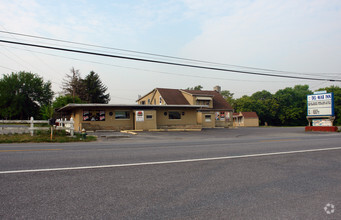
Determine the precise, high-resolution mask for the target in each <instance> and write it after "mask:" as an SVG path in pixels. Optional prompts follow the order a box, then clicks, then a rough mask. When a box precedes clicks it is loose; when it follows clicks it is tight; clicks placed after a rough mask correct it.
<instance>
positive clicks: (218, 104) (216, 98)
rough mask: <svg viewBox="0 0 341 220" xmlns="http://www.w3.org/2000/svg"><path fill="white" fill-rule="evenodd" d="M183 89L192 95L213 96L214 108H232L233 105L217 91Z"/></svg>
mask: <svg viewBox="0 0 341 220" xmlns="http://www.w3.org/2000/svg"><path fill="white" fill-rule="evenodd" d="M182 91H184V92H187V93H190V94H192V95H201V96H205V95H207V96H213V108H214V109H228V110H232V107H231V105H230V104H229V103H228V102H227V101H226V100H225V99H224V97H223V96H222V95H221V94H220V93H219V92H217V91H211V90H187V89H183V90H182Z"/></svg>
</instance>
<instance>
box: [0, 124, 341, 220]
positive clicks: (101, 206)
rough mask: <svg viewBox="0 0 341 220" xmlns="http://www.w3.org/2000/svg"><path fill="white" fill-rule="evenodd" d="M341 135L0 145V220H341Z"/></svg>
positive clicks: (210, 133) (277, 131) (278, 133)
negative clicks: (48, 219)
mask: <svg viewBox="0 0 341 220" xmlns="http://www.w3.org/2000/svg"><path fill="white" fill-rule="evenodd" d="M340 140H341V139H340V134H339V133H305V132H304V131H303V128H245V129H210V130H204V131H202V132H174V133H170V132H169V133H140V134H139V135H137V136H134V137H132V138H129V139H127V138H125V139H115V140H111V141H99V142H95V143H67V144H1V145H0V198H1V200H0V218H1V219H47V218H50V219H80V218H82V219H340V218H341V199H340V198H341V144H340Z"/></svg>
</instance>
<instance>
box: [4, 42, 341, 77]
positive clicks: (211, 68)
mask: <svg viewBox="0 0 341 220" xmlns="http://www.w3.org/2000/svg"><path fill="white" fill-rule="evenodd" d="M0 42H2V43H7V44H16V45H22V46H30V47H37V48H43V49H49V50H58V51H65V52H72V53H79V54H88V55H94V56H102V57H111V58H117V59H125V60H132V61H139V62H148V63H155V64H165V65H173V66H181V67H189V68H197V69H206V70H215V71H223V72H233V73H240V74H248V75H257V76H268V77H280V78H291V79H304V80H315V81H330V82H341V80H335V79H326V78H312V77H300V76H288V75H278V74H272V73H261V72H251V71H241V70H233V69H224V68H217V67H209V66H200V65H192V64H184V63H176V62H168V61H160V60H154V59H142V58H136V57H131V56H118V55H113V54H104V53H96V52H90V51H84V50H74V49H67V48H61V47H51V46H46V45H40V44H29V43H23V42H18V41H7V40H0Z"/></svg>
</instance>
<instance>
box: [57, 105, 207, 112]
mask: <svg viewBox="0 0 341 220" xmlns="http://www.w3.org/2000/svg"><path fill="white" fill-rule="evenodd" d="M207 107H208V106H207V105H139V104H132V105H128V104H127V105H126V104H91V103H89V104H68V105H66V106H64V107H61V108H60V109H58V110H57V111H58V112H61V111H70V110H73V109H77V108H131V109H160V108H169V109H175V108H190V109H201V108H207Z"/></svg>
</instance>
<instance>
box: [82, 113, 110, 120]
mask: <svg viewBox="0 0 341 220" xmlns="http://www.w3.org/2000/svg"><path fill="white" fill-rule="evenodd" d="M83 121H105V111H102V110H86V111H83Z"/></svg>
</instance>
